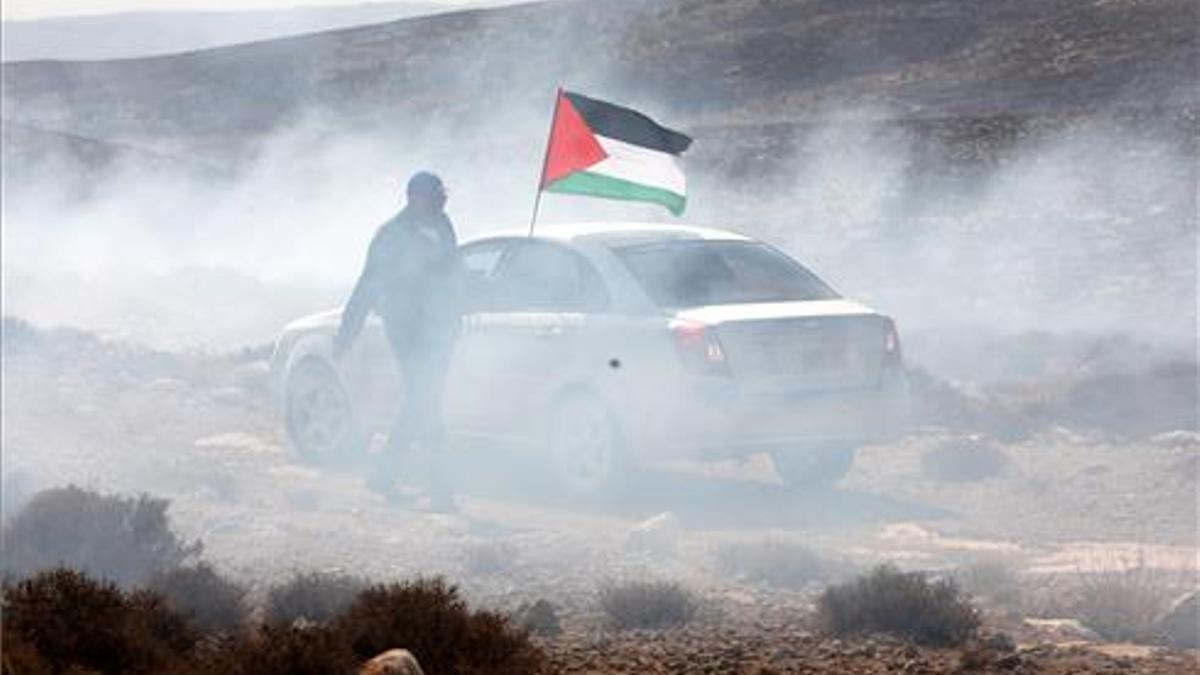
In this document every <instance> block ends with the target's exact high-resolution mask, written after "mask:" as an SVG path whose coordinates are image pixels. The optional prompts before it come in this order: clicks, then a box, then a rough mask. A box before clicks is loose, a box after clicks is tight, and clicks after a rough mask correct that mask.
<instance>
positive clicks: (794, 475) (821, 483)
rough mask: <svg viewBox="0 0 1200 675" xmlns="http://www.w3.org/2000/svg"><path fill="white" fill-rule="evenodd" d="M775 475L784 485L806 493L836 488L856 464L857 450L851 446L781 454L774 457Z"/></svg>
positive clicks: (792, 449)
mask: <svg viewBox="0 0 1200 675" xmlns="http://www.w3.org/2000/svg"><path fill="white" fill-rule="evenodd" d="M771 463H772V464H774V465H775V473H776V474H777V475H778V476H779V478H780V480H782V481H783V483H784V485H787V486H788V487H791V488H796V489H803V490H822V489H828V488H831V487H833V486H834V485H835V484H836V483H837V482H838V481H839V480H841V479H842V478H843V477H844V476H845V475H846V474H847V473H848V472H849V471H850V467H851V465H853V464H854V448H853V447H851V446H848V445H817V446H807V447H798V448H788V449H786V450H777V451H775V452H772V453H771Z"/></svg>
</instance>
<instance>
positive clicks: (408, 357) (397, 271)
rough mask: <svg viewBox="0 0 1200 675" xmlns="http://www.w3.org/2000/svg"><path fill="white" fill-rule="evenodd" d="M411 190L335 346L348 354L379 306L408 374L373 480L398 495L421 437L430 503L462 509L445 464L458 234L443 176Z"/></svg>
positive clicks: (378, 237) (423, 178) (370, 259)
mask: <svg viewBox="0 0 1200 675" xmlns="http://www.w3.org/2000/svg"><path fill="white" fill-rule="evenodd" d="M406 193H407V199H408V202H407V204H406V205H405V206H404V208H403V209H401V211H400V212H399V213H397V214H396V215H395V216H393V217H392V218H391V219H389V220H388V221H387V222H385V223H384V224H383V225H382V226H380V228H379V230H378V231H377V232H376V233H375V237H374V238H373V239H372V240H371V247H370V249H369V250H368V252H367V262H366V265H365V266H364V267H363V271H362V274H361V275H360V276H359V278H358V282H357V283H356V284H355V286H354V292H353V293H351V295H350V300H349V301H348V302H347V303H346V307H345V309H344V310H343V312H342V321H341V325H340V326H339V328H338V332H337V334H336V335H335V336H334V340H333V354H334V358H340V357H341V356H342V355H343V354H345V353H346V352H347V351H348V350H349V349H350V347H351V345H353V343H354V340H355V338H356V337H357V336H358V334H359V332H360V331H361V330H362V326H363V322H364V321H365V320H366V318H367V315H368V314H369V313H370V312H371V311H374V312H376V313H377V314H379V316H380V317H381V318H382V319H383V325H384V330H385V332H386V333H387V338H388V343H389V344H390V345H391V349H392V353H393V354H394V355H395V358H396V361H397V363H398V364H399V366H400V373H401V376H402V377H403V378H404V406H403V408H402V409H401V410H400V412H399V414H398V415H397V417H396V421H395V423H394V424H393V425H392V429H391V432H390V433H389V434H388V442H387V445H386V447H385V448H384V450H383V452H382V454H381V456H380V461H379V462H378V463H377V464H376V465H375V466H373V467H372V469H371V473H370V475H369V476H368V479H367V485H368V487H370V488H371V489H372V490H375V491H376V492H379V493H381V494H383V495H384V496H386V497H388V498H389V499H391V500H393V501H394V500H396V499H397V498H398V495H397V492H396V485H395V480H396V474H397V472H398V471H397V470H398V468H399V460H400V459H401V457H402V456H403V455H404V454H405V453H406V452H408V451H410V450H411V449H412V447H413V446H414V445H415V446H417V447H418V448H420V449H421V451H422V452H423V454H425V456H426V457H427V458H428V460H429V492H430V508H431V509H432V510H435V511H454V510H455V505H454V500H453V498H452V497H451V495H450V491H449V489H448V486H447V485H446V481H445V476H444V475H443V472H442V470H441V466H440V465H441V462H442V459H443V458H442V455H443V454H444V452H445V447H444V446H445V430H444V429H443V426H442V410H441V407H442V391H443V389H444V387H445V379H446V370H447V368H448V367H449V364H450V357H451V356H452V354H453V351H454V343H455V340H456V339H457V337H458V331H459V325H460V320H461V311H460V310H459V283H460V278H461V277H460V274H459V261H458V241H457V238H456V237H455V234H454V226H453V225H452V224H451V222H450V219H449V218H448V217H447V216H446V212H445V206H446V189H445V187H444V186H443V185H442V181H441V179H440V178H438V177H437V176H436V175H434V174H432V173H429V172H426V171H421V172H418V173H416V174H414V175H413V176H412V178H410V179H409V181H408V187H407V190H406Z"/></svg>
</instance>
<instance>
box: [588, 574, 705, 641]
mask: <svg viewBox="0 0 1200 675" xmlns="http://www.w3.org/2000/svg"><path fill="white" fill-rule="evenodd" d="M600 607H601V608H602V609H603V610H604V612H605V614H607V615H608V617H609V619H610V620H611V621H612V622H613V625H615V626H616V627H617V628H620V629H622V630H625V629H630V628H655V629H657V628H670V627H673V626H679V625H682V624H685V623H687V622H688V621H689V620H691V618H692V615H693V614H695V611H696V600H695V598H694V597H693V596H692V594H691V593H689V592H688V591H687V590H686V589H684V588H683V587H682V586H680V585H679V584H677V583H674V582H670V581H633V582H629V583H624V584H610V585H607V586H605V587H603V588H601V589H600Z"/></svg>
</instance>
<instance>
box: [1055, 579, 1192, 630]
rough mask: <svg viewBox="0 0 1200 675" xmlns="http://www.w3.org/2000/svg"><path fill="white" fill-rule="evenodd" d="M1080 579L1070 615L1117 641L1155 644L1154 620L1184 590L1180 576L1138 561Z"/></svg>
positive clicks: (1185, 586)
mask: <svg viewBox="0 0 1200 675" xmlns="http://www.w3.org/2000/svg"><path fill="white" fill-rule="evenodd" d="M1081 580H1082V582H1081V586H1080V588H1079V591H1078V598H1077V599H1076V600H1075V601H1074V602H1073V603H1072V606H1071V607H1070V608H1069V609H1070V611H1071V613H1072V614H1073V615H1074V616H1075V617H1077V618H1078V619H1079V620H1080V621H1082V622H1083V623H1084V625H1086V626H1087V627H1088V628H1091V629H1092V630H1094V631H1096V633H1097V634H1099V635H1100V636H1101V637H1103V638H1105V639H1107V640H1114V641H1120V642H1126V641H1129V642H1156V641H1157V639H1158V636H1157V635H1155V631H1154V624H1155V620H1156V619H1157V618H1158V617H1159V616H1160V615H1161V614H1163V613H1164V612H1165V611H1166V610H1167V609H1168V608H1169V607H1170V605H1171V601H1172V600H1174V599H1175V597H1176V596H1178V595H1179V594H1180V592H1181V591H1182V590H1186V589H1187V585H1186V581H1187V579H1186V578H1185V576H1184V575H1180V574H1177V573H1174V574H1173V573H1171V572H1169V571H1166V570H1162V569H1158V568H1154V567H1150V566H1148V565H1146V564H1145V563H1144V562H1140V561H1139V563H1138V564H1137V565H1136V566H1133V567H1128V568H1123V567H1119V566H1114V567H1112V568H1110V569H1104V570H1100V571H1097V572H1088V573H1085V574H1083V575H1082V577H1081Z"/></svg>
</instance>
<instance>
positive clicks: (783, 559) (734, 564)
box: [717, 539, 833, 588]
mask: <svg viewBox="0 0 1200 675" xmlns="http://www.w3.org/2000/svg"><path fill="white" fill-rule="evenodd" d="M717 569H718V570H719V571H720V572H721V573H722V574H726V575H729V576H736V577H741V578H744V579H747V580H749V581H755V582H761V583H766V584H770V585H771V586H779V587H781V588H801V587H803V586H804V585H805V584H807V583H810V582H813V581H821V580H823V579H826V578H828V577H829V576H830V575H831V574H832V573H833V566H832V564H831V563H830V562H829V561H828V560H826V559H825V558H822V557H821V556H820V555H818V554H817V553H815V552H814V551H812V549H809V548H807V547H804V546H801V545H799V544H793V543H790V542H786V541H779V540H776V539H762V540H759V541H755V542H748V541H743V542H731V543H727V544H723V545H722V546H721V547H720V548H719V549H717Z"/></svg>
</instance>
